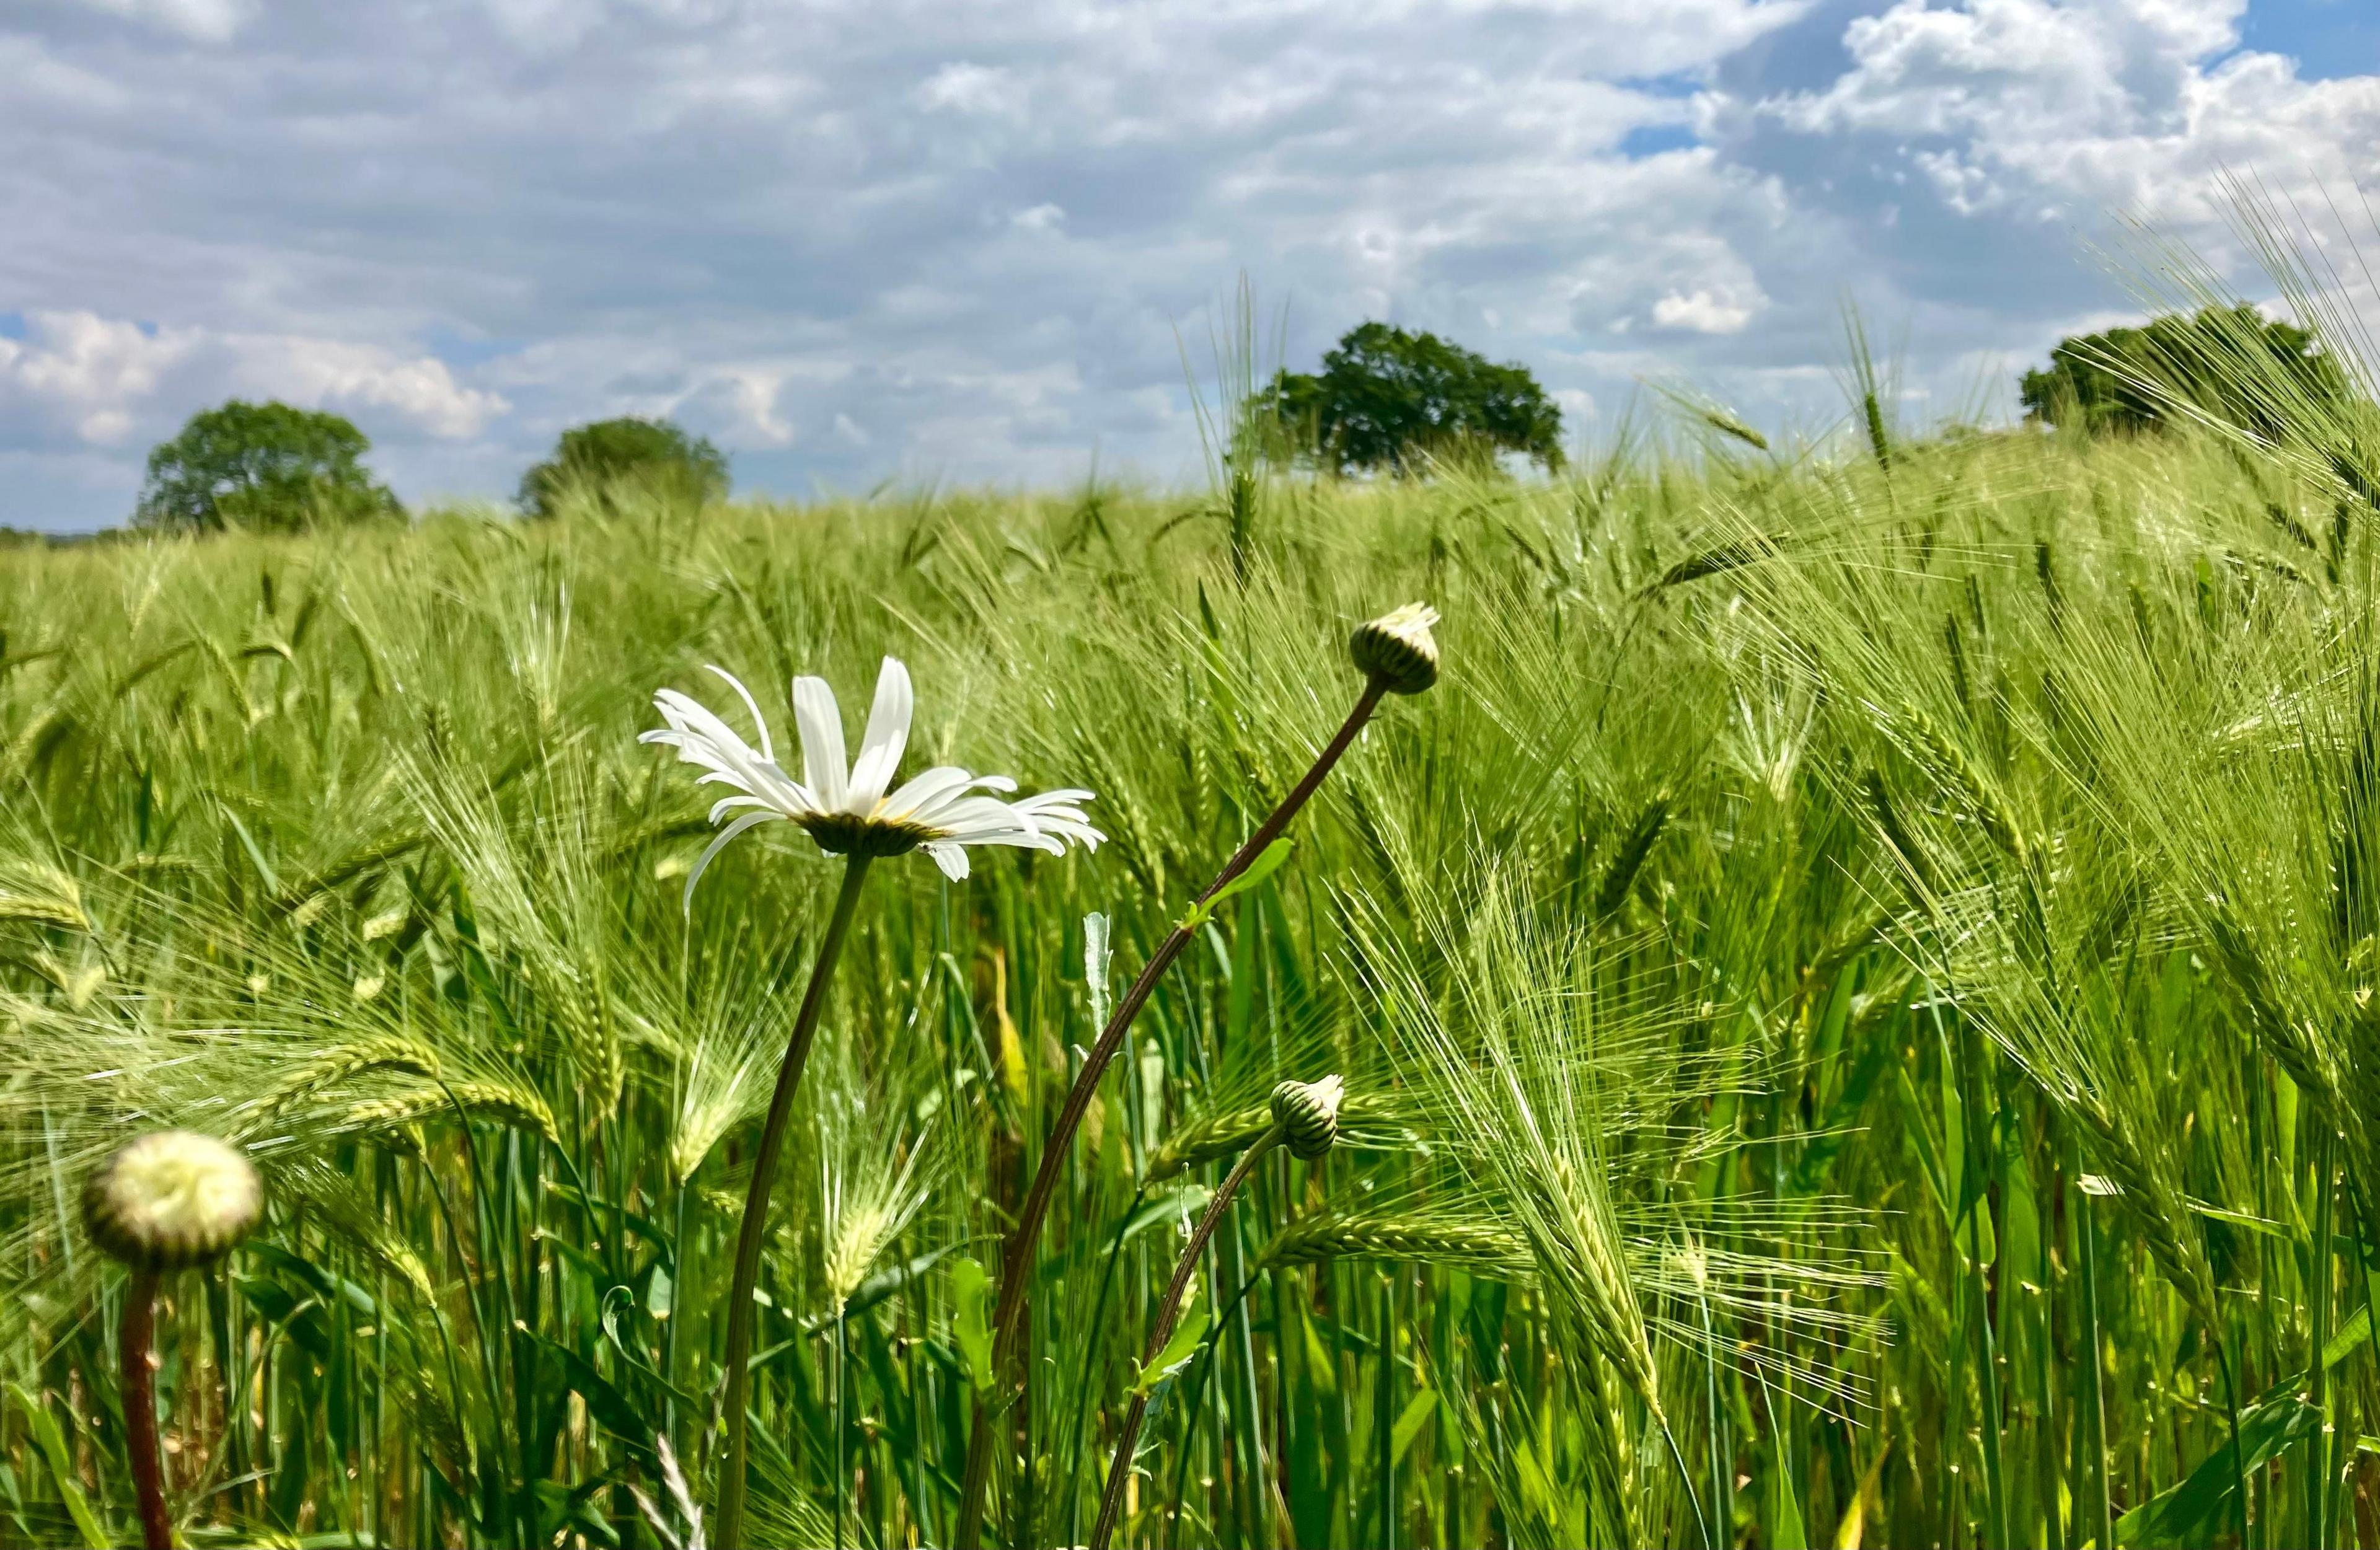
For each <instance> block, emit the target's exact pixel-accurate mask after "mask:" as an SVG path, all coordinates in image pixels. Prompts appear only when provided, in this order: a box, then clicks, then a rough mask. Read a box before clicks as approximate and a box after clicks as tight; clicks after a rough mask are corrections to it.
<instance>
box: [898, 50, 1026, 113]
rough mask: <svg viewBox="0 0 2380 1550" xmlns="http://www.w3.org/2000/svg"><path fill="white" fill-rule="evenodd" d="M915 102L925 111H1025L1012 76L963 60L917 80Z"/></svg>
mask: <svg viewBox="0 0 2380 1550" xmlns="http://www.w3.org/2000/svg"><path fill="white" fill-rule="evenodd" d="M917 105H918V106H920V107H922V108H926V109H929V110H933V109H938V108H939V109H946V110H948V111H949V112H952V113H965V114H981V115H986V116H989V117H995V118H1014V117H1016V116H1019V115H1022V114H1023V113H1024V111H1025V91H1024V88H1023V86H1022V85H1021V84H1020V83H1019V82H1018V80H1017V79H1016V78H1015V76H1014V74H1013V73H1012V72H1010V71H1008V70H1004V69H1001V68H999V67H990V66H983V65H971V64H968V63H967V62H966V61H965V60H959V61H956V62H954V63H953V64H949V65H945V66H943V67H941V69H939V70H936V71H935V72H934V73H933V75H932V76H930V77H929V78H928V79H925V80H923V81H921V82H919V83H918V86H917Z"/></svg>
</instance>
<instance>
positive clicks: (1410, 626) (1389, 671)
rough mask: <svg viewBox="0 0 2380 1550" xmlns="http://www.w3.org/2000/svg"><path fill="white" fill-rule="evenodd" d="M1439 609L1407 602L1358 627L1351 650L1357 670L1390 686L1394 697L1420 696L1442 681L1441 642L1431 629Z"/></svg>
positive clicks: (1350, 642)
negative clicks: (1439, 666)
mask: <svg viewBox="0 0 2380 1550" xmlns="http://www.w3.org/2000/svg"><path fill="white" fill-rule="evenodd" d="M1437 623H1438V610H1436V609H1434V608H1432V607H1430V606H1429V605H1428V604H1427V603H1407V604H1405V606H1404V607H1403V608H1401V609H1398V610H1397V611H1396V612H1393V613H1384V614H1382V615H1380V616H1379V617H1378V619H1374V620H1372V621H1370V622H1369V623H1367V624H1358V625H1356V626H1355V634H1354V637H1353V638H1352V639H1350V640H1349V641H1348V643H1347V649H1348V651H1349V652H1350V653H1352V654H1353V655H1354V659H1355V666H1356V669H1357V670H1358V671H1359V672H1362V673H1363V674H1364V675H1365V676H1366V677H1367V678H1377V679H1378V680H1380V681H1381V682H1382V683H1383V684H1387V685H1388V687H1389V690H1390V693H1392V694H1400V695H1417V694H1419V693H1421V692H1422V691H1423V690H1424V689H1427V688H1428V687H1429V686H1430V685H1431V684H1435V683H1437V682H1438V642H1437V641H1435V640H1433V639H1431V638H1430V634H1429V627H1430V626H1431V625H1432V624H1437Z"/></svg>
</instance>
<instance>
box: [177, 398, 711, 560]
mask: <svg viewBox="0 0 2380 1550" xmlns="http://www.w3.org/2000/svg"><path fill="white" fill-rule="evenodd" d="M370 451H371V442H370V439H369V438H367V437H366V436H365V435H364V433H363V432H362V431H361V430H358V429H357V428H356V427H355V425H354V424H353V423H352V422H351V421H349V420H347V419H346V418H344V417H342V416H339V415H334V414H330V413H327V412H325V411H323V410H319V409H300V408H296V407H293V406H290V405H287V404H279V403H266V404H250V403H247V402H244V401H242V400H239V399H234V400H233V401H232V402H230V403H228V404H225V405H223V406H220V407H217V408H212V409H207V410H204V411H201V412H200V413H199V414H196V415H193V416H191V417H190V419H189V422H188V424H186V425H184V426H183V427H182V429H181V430H180V432H179V433H178V434H176V436H175V437H174V438H173V440H171V441H168V442H161V443H159V444H158V446H157V447H156V448H155V450H153V451H152V452H151V453H150V454H149V467H148V477H147V478H146V479H145V480H144V481H143V483H142V485H141V490H140V503H139V504H138V505H137V506H136V507H135V508H134V511H133V517H132V522H133V526H134V527H138V528H143V529H147V530H150V531H153V532H167V533H194V534H195V533H219V532H223V531H225V529H228V528H238V529H240V530H242V531H245V532H265V533H293V532H303V531H306V530H308V529H310V528H315V527H339V526H345V525H347V524H350V523H355V522H360V521H368V520H371V519H374V518H383V517H395V516H400V515H403V512H402V508H401V507H399V505H398V504H397V501H396V497H395V495H394V494H392V493H390V491H389V489H388V487H387V486H386V485H385V484H383V483H382V482H381V481H380V480H379V479H378V478H374V477H373V475H372V473H371V470H370V468H368V467H366V466H365V465H364V457H365V454H368V453H370ZM727 491H728V475H727V457H726V454H723V453H722V452H721V451H720V450H719V449H718V448H717V447H715V446H713V445H712V444H711V443H710V440H709V439H708V438H705V437H701V436H695V435H691V434H689V433H687V432H686V430H683V429H681V428H680V427H678V426H675V425H673V424H671V423H670V422H669V421H667V420H653V419H637V418H621V419H607V420H598V421H596V422H595V423H593V424H590V425H580V426H574V427H572V428H571V429H570V430H565V431H564V432H563V433H562V438H561V440H560V441H559V442H556V443H555V446H554V449H553V454H552V455H551V456H549V457H547V458H546V459H545V460H544V461H543V462H540V463H539V464H537V465H535V466H532V467H531V468H530V469H529V470H528V473H526V474H524V475H523V476H522V477H521V483H520V492H519V502H520V508H521V511H522V512H523V513H524V514H525V515H529V516H534V517H551V516H553V515H556V514H557V513H559V512H560V511H561V510H562V509H563V508H564V507H565V505H566V504H567V503H569V502H570V501H572V500H573V499H583V500H586V501H589V502H591V503H596V504H599V505H602V504H609V503H615V502H617V501H619V500H620V499H622V498H623V497H625V496H626V495H628V494H630V493H632V492H633V493H641V494H645V495H650V496H653V497H656V498H661V499H667V500H678V501H685V502H689V503H694V504H701V503H707V502H711V501H718V500H723V499H724V498H725V497H726V495H727Z"/></svg>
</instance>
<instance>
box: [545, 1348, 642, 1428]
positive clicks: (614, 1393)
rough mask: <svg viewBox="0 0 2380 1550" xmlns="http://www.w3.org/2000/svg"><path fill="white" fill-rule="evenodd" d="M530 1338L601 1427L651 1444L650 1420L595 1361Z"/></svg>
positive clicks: (566, 1349)
mask: <svg viewBox="0 0 2380 1550" xmlns="http://www.w3.org/2000/svg"><path fill="white" fill-rule="evenodd" d="M530 1338H531V1339H533V1340H535V1341H536V1342H537V1343H538V1345H540V1347H542V1348H544V1349H545V1350H549V1351H551V1352H553V1355H554V1357H555V1358H556V1359H557V1360H558V1361H560V1362H561V1363H562V1370H563V1372H564V1373H565V1374H567V1377H568V1382H569V1384H570V1387H572V1388H573V1389H575V1390H577V1394H578V1397H579V1398H580V1399H584V1400H586V1401H587V1413H588V1414H589V1415H591V1416H593V1417H594V1418H595V1419H596V1420H597V1421H600V1422H601V1423H603V1426H604V1428H605V1429H606V1430H607V1431H609V1432H611V1433H612V1435H614V1436H616V1437H618V1438H620V1440H621V1441H623V1442H625V1443H629V1444H632V1445H634V1446H635V1447H639V1448H641V1449H643V1450H645V1451H646V1452H649V1453H650V1452H651V1451H652V1447H653V1428H652V1423H650V1422H648V1421H647V1420H646V1419H645V1417H644V1412H643V1411H639V1410H638V1409H637V1407H636V1406H635V1405H634V1404H633V1403H631V1402H630V1401H629V1399H628V1397H627V1396H626V1395H625V1394H623V1393H621V1392H620V1391H619V1389H618V1388H616V1387H613V1383H612V1380H611V1379H610V1378H607V1377H605V1376H604V1375H603V1374H601V1373H599V1372H597V1371H596V1370H595V1364H594V1363H593V1362H589V1361H588V1360H587V1359H586V1358H585V1357H583V1356H581V1355H579V1354H578V1353H577V1351H575V1350H571V1349H570V1348H569V1347H568V1346H565V1345H562V1344H559V1343H557V1342H555V1341H553V1340H549V1339H547V1338H545V1337H544V1336H542V1335H532V1336H531V1337H530Z"/></svg>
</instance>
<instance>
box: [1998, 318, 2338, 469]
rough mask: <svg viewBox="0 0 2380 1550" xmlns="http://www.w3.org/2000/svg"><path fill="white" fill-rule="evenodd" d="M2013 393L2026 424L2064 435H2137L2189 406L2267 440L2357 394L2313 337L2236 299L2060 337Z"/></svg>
mask: <svg viewBox="0 0 2380 1550" xmlns="http://www.w3.org/2000/svg"><path fill="white" fill-rule="evenodd" d="M2019 396H2020V398H2021V399H2022V402H2023V404H2024V409H2025V418H2027V419H2030V420H2034V421H2038V422H2045V423H2047V424H2050V425H2055V426H2058V427H2059V428H2061V429H2070V430H2087V431H2090V432H2093V433H2095V434H2103V433H2107V432H2119V433H2138V432H2141V431H2146V430H2156V429H2159V428H2160V427H2162V426H2164V425H2165V424H2167V423H2168V421H2169V420H2171V419H2173V418H2175V417H2176V415H2177V413H2178V412H2179V413H2182V414H2187V413H2188V412H2189V411H2191V410H2195V411H2196V412H2198V413H2200V414H2204V415H2206V416H2208V417H2210V418H2216V419H2219V420H2221V421H2223V422H2224V423H2226V424H2229V425H2236V426H2239V427H2240V428H2242V429H2244V430H2253V431H2254V432H2256V433H2257V434H2258V435H2260V436H2263V437H2265V438H2266V439H2267V440H2272V439H2276V438H2277V437H2279V436H2280V435H2282V434H2283V433H2285V432H2286V431H2288V430H2289V429H2290V427H2291V424H2292V422H2294V421H2299V420H2302V419H2304V418H2308V417H2317V418H2328V417H2329V416H2331V415H2334V414H2335V413H2336V412H2337V411H2338V409H2340V408H2342V407H2343V406H2346V405H2347V404H2348V403H2349V402H2350V401H2351V400H2352V398H2353V396H2354V390H2353V388H2352V386H2351V385H2350V382H2349V381H2348V378H2347V375H2346V373H2344V372H2343V371H2341V370H2340V369H2338V363H2337V362H2336V361H2334V360H2332V359H2331V358H2330V357H2327V356H2325V354H2323V352H2322V347H2321V342H2320V341H2319V340H2318V339H2316V338H2315V337H2314V335H2313V333H2309V332H2308V331H2306V330H2305V329H2301V328H2299V327H2297V326H2296V325H2295V324H2293V323H2286V322H2281V321H2277V320H2274V319H2270V318H2266V317H2265V315H2264V314H2262V313H2261V312H2258V311H2257V310H2256V309H2254V308H2253V307H2250V306H2248V305H2246V304H2244V303H2242V304H2241V305H2240V306H2237V307H2207V308H2203V309H2200V310H2198V311H2196V312H2168V313H2167V314H2165V315H2164V316H2163V317H2159V318H2155V319H2152V320H2150V321H2149V322H2147V323H2146V324H2144V325H2143V326H2142V327H2139V328H2111V329H2108V330H2107V331H2106V332H2104V333H2086V334H2079V335H2076V336H2075V337H2072V338H2069V339H2062V340H2060V341H2058V347H2057V348H2056V349H2054V350H2052V351H2050V352H2049V366H2048V368H2047V369H2044V370H2037V371H2028V372H2026V373H2025V374H2024V378H2023V381H2022V385H2021V389H2020V393H2019Z"/></svg>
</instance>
